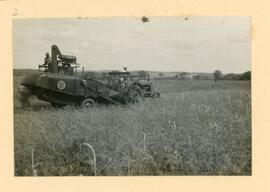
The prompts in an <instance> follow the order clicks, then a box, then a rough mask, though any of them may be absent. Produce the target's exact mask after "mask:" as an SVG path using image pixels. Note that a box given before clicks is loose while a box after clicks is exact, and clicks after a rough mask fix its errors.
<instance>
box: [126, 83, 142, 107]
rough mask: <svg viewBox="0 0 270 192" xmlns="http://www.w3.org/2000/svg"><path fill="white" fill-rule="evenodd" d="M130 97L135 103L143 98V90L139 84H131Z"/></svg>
mask: <svg viewBox="0 0 270 192" xmlns="http://www.w3.org/2000/svg"><path fill="white" fill-rule="evenodd" d="M129 97H130V98H131V99H132V102H133V103H140V102H142V100H143V90H142V89H141V88H140V87H139V86H137V85H135V86H131V87H130V89H129Z"/></svg>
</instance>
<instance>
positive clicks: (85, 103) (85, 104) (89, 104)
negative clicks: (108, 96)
mask: <svg viewBox="0 0 270 192" xmlns="http://www.w3.org/2000/svg"><path fill="white" fill-rule="evenodd" d="M94 104H95V101H94V100H93V99H91V98H87V99H84V100H83V101H82V104H81V107H82V108H89V107H92V106H93V105H94Z"/></svg>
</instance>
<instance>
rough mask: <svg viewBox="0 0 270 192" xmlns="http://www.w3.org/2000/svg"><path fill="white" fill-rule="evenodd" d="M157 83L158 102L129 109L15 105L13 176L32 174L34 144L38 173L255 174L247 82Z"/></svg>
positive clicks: (130, 106)
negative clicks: (56, 107)
mask: <svg viewBox="0 0 270 192" xmlns="http://www.w3.org/2000/svg"><path fill="white" fill-rule="evenodd" d="M15 79H16V76H15ZM14 83H16V80H15V81H14ZM156 85H157V87H158V88H159V89H160V91H161V96H162V97H161V98H160V99H158V100H152V99H148V100H146V101H144V102H143V103H141V104H136V105H128V106H114V105H109V106H105V105H104V106H96V107H93V108H91V109H89V110H88V109H86V110H85V109H74V108H72V107H65V108H64V109H53V108H51V107H42V108H37V107H36V108H35V107H33V108H31V109H28V110H22V109H20V108H19V106H17V103H16V102H15V106H14V107H15V109H14V137H15V143H14V144H15V149H14V150H15V175H33V170H32V167H33V166H32V159H33V158H32V154H33V153H32V150H33V149H34V165H35V166H34V168H35V170H36V174H37V175H38V176H42V175H46V176H49V175H56V176H57V175H250V174H251V104H250V103H251V96H250V82H218V83H216V84H215V83H212V82H210V81H189V82H188V81H185V82H184V81H159V82H156ZM15 86H17V85H15ZM15 86H14V87H15ZM15 89H16V88H15ZM14 100H16V95H15V97H14ZM84 143H88V144H90V145H91V147H92V148H93V150H94V153H93V152H90V150H89V148H87V147H86V146H85V145H83V144H84ZM91 150H92V149H91ZM94 160H95V162H94Z"/></svg>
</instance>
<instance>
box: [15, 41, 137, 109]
mask: <svg viewBox="0 0 270 192" xmlns="http://www.w3.org/2000/svg"><path fill="white" fill-rule="evenodd" d="M51 55H52V58H50V60H49V59H48V62H47V63H44V64H43V65H39V68H40V69H43V71H36V72H34V73H31V74H29V75H27V76H26V77H25V78H24V79H23V80H22V82H21V87H20V95H21V98H22V100H23V101H25V100H26V97H29V95H35V96H37V97H38V99H40V100H43V101H47V102H50V103H51V104H52V105H53V106H65V105H67V104H78V105H87V106H88V105H89V104H93V103H113V104H118V103H121V104H127V103H129V102H136V101H138V97H140V96H141V95H140V91H138V87H137V86H136V85H135V84H129V85H127V84H126V85H123V84H121V82H119V81H115V82H114V84H111V85H109V84H108V83H105V82H103V81H101V80H95V79H88V78H86V77H83V76H75V75H74V68H76V67H78V64H77V63H76V57H74V56H67V55H62V54H61V52H60V50H59V49H58V47H57V46H56V45H53V46H52V53H51ZM117 86H118V87H117Z"/></svg>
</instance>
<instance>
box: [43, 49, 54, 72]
mask: <svg viewBox="0 0 270 192" xmlns="http://www.w3.org/2000/svg"><path fill="white" fill-rule="evenodd" d="M42 67H44V69H45V71H46V72H48V71H51V70H52V69H51V68H52V58H51V57H50V54H49V53H46V55H45V58H44V64H43V65H42Z"/></svg>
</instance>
